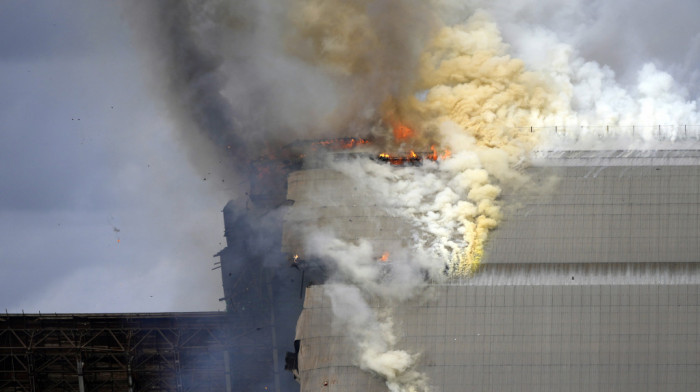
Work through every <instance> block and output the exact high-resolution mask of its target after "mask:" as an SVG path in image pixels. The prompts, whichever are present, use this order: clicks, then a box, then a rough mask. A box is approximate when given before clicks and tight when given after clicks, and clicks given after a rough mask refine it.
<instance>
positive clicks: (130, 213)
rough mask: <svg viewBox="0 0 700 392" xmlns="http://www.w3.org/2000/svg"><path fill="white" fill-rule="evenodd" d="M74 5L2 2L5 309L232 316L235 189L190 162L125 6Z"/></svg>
mask: <svg viewBox="0 0 700 392" xmlns="http://www.w3.org/2000/svg"><path fill="white" fill-rule="evenodd" d="M72 3H74V4H73V6H66V2H63V1H36V2H33V1H32V2H26V1H3V2H2V3H0V309H6V310H7V311H8V312H22V311H24V312H27V313H30V312H31V313H36V312H42V313H50V312H51V313H52V312H59V313H60V312H154V311H161V312H166V311H200V310H218V309H221V310H223V309H224V308H225V306H224V304H223V302H219V301H218V299H219V298H220V297H222V296H223V291H222V288H221V277H220V271H219V270H214V271H212V268H213V267H214V262H215V261H217V260H218V259H215V258H213V257H212V256H213V255H214V254H215V253H216V252H218V251H219V250H220V249H222V248H223V247H224V246H225V242H224V238H223V218H222V215H221V210H222V208H223V207H224V205H225V203H226V201H227V200H228V198H229V196H228V194H229V193H230V189H227V188H226V187H225V186H224V185H225V184H223V183H219V184H213V183H214V182H215V181H214V180H215V179H213V178H208V179H207V180H204V178H206V177H207V173H200V172H197V171H196V170H195V169H193V168H192V166H191V165H190V164H189V162H188V160H187V158H186V154H185V153H184V151H183V147H182V146H181V145H180V144H179V143H178V142H177V140H176V139H175V136H174V133H173V132H172V127H173V124H172V123H171V122H170V121H169V118H168V114H167V111H166V110H165V108H164V107H163V104H162V103H161V102H159V100H158V97H157V96H156V95H154V94H153V93H152V89H151V88H150V87H151V86H150V84H149V83H150V82H149V81H148V80H147V77H146V75H147V72H146V71H145V68H146V67H147V64H146V63H145V62H144V61H143V56H142V55H141V53H140V49H139V48H138V47H137V45H136V40H135V36H134V34H133V33H132V29H131V26H130V23H129V21H128V19H127V18H126V17H125V16H124V7H123V5H122V4H119V3H118V2H103V1H98V2H93V1H73V2H72ZM117 230H118V232H117Z"/></svg>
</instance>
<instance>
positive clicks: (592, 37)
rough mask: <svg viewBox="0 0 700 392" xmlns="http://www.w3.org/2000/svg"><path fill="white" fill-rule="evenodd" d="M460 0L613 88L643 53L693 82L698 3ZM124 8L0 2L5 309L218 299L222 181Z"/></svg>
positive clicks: (0, 223)
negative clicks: (153, 74) (195, 163)
mask: <svg viewBox="0 0 700 392" xmlns="http://www.w3.org/2000/svg"><path fill="white" fill-rule="evenodd" d="M144 1H145V0H144ZM445 1H446V2H453V3H459V1H456V0H450V1H448V0H445ZM464 3H465V4H469V5H470V6H471V7H474V6H475V5H479V4H481V5H484V6H487V7H488V8H490V10H491V11H492V14H493V15H494V17H495V18H496V19H497V20H498V21H499V22H500V23H502V30H503V34H504V37H505V39H506V40H515V39H517V37H518V35H519V34H520V33H521V32H522V31H524V30H526V29H537V28H539V27H538V26H540V25H542V26H544V27H546V28H547V29H550V30H553V31H556V32H558V33H559V34H560V38H561V39H562V40H564V41H566V42H569V43H571V44H574V45H575V46H576V47H577V48H578V51H579V54H580V55H581V56H583V57H585V58H587V59H592V60H597V61H599V62H601V63H606V64H609V65H610V66H611V67H612V69H613V70H615V71H616V72H617V73H618V77H619V80H621V82H622V83H625V82H627V81H631V80H634V78H635V77H636V75H637V71H638V70H639V68H640V67H641V66H642V64H643V63H644V62H645V61H652V62H654V63H656V64H657V65H658V66H659V67H660V68H661V69H664V70H666V71H668V72H670V73H671V74H672V75H674V77H676V81H677V82H678V83H679V84H680V85H681V86H682V87H683V88H685V89H686V90H687V92H688V96H689V99H692V98H694V97H697V95H698V93H699V92H700V89H699V88H698V85H697V81H698V80H699V78H698V75H699V73H698V69H700V67H699V65H700V64H699V60H700V24H698V23H697V21H696V19H697V16H698V15H700V2H698V1H697V0H677V1H671V2H667V1H661V0H654V1H648V2H642V1H632V0H620V1H615V2H612V1H607V2H606V1H588V0H586V1H584V0H566V1H565V0H561V1H559V0H537V1H534V0H520V1H510V0H509V1H506V0H503V1H501V0H489V1H478V0H471V1H464ZM124 9H125V7H124V6H123V5H122V4H121V2H111V1H88V0H72V1H68V0H64V1H50V0H47V1H20V0H4V1H2V2H0V310H2V308H7V311H8V312H20V311H22V310H24V311H25V312H37V311H41V312H47V313H48V312H144V311H186V310H216V309H222V310H223V309H224V304H223V303H221V302H219V301H218V298H219V297H221V296H222V289H221V279H220V276H219V271H218V270H217V271H212V270H211V268H212V267H213V263H214V262H215V261H217V260H216V259H214V258H212V255H213V254H215V253H216V252H218V251H219V250H220V249H221V248H223V246H224V238H223V220H222V216H221V209H222V208H223V206H224V205H225V203H226V201H227V200H228V199H229V197H230V195H231V193H232V190H231V188H227V187H230V186H232V185H229V184H224V183H221V182H220V180H218V179H216V178H211V177H209V178H208V179H207V180H204V178H206V177H207V176H208V175H209V174H208V173H201V172H198V171H197V170H195V169H194V168H192V166H191V165H190V164H189V163H188V161H187V158H186V156H187V152H186V149H185V148H184V147H183V146H182V145H181V144H180V143H178V141H177V140H176V136H174V135H176V134H177V133H175V132H172V130H173V128H174V127H175V124H174V123H173V120H171V119H170V118H169V115H168V111H167V110H166V107H165V103H163V102H162V101H161V99H160V98H159V95H158V94H156V93H155V92H154V91H155V90H157V89H156V88H154V86H153V85H152V82H150V81H149V77H148V72H149V70H148V67H149V64H148V61H146V60H145V58H146V57H148V56H144V55H143V52H142V51H143V50H144V49H143V46H141V47H140V46H139V45H137V44H138V42H139V41H138V36H137V34H135V33H134V31H135V30H134V27H133V26H132V25H131V24H130V23H129V22H128V18H126V17H125V16H124V12H125V11H124ZM293 93H294V92H293ZM293 93H292V94H291V95H292V96H294V95H295V94H293ZM288 95H289V92H288ZM287 107H290V106H289V105H287ZM117 230H118V231H117Z"/></svg>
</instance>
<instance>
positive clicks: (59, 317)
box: [0, 312, 232, 392]
mask: <svg viewBox="0 0 700 392" xmlns="http://www.w3.org/2000/svg"><path fill="white" fill-rule="evenodd" d="M230 317H231V316H230V315H227V314H226V313H220V312H201V313H148V314H82V315H81V314H54V315H40V314H7V315H2V316H0V392H9V391H13V392H17V391H27V392H37V391H80V392H83V391H94V392H106V391H112V392H113V391H130V392H135V391H163V392H165V391H178V392H180V391H182V392H184V391H230V390H231V371H230V367H229V363H230V357H229V355H230V351H229V350H230V348H231V347H232V345H231V336H230V335H231V332H230V326H231V320H230ZM227 325H228V327H227Z"/></svg>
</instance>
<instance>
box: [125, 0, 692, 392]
mask: <svg viewBox="0 0 700 392" xmlns="http://www.w3.org/2000/svg"><path fill="white" fill-rule="evenodd" d="M142 3H143V2H139V3H138V5H136V6H135V9H137V10H138V12H136V13H138V14H139V15H141V17H140V18H136V19H138V23H137V24H138V25H139V26H141V29H143V31H146V32H148V34H146V36H147V37H148V38H149V39H147V40H145V41H146V42H145V43H146V44H149V48H150V50H151V56H150V57H151V60H152V61H153V63H154V64H155V65H156V66H157V67H156V68H157V69H158V70H159V71H158V72H156V74H157V79H158V81H159V83H158V85H159V86H160V90H161V92H162V93H163V96H164V97H165V98H166V101H167V102H168V104H169V107H170V108H171V113H172V114H173V116H174V117H175V118H176V120H177V123H178V124H179V129H180V131H181V135H183V136H182V137H183V139H184V140H185V141H186V142H187V143H188V145H190V146H191V147H192V148H191V152H192V154H191V155H192V159H193V160H194V161H195V163H196V164H199V165H200V166H201V167H206V168H209V167H210V166H212V165H216V164H217V161H212V158H211V157H216V158H214V159H216V160H221V159H222V158H220V157H229V158H232V160H231V162H232V163H230V164H229V165H224V166H222V167H221V168H222V170H223V171H224V172H231V171H233V170H235V169H234V168H236V167H238V168H239V169H243V168H245V165H244V164H243V163H246V162H247V161H248V160H249V159H254V158H256V157H257V156H259V155H260V154H263V153H265V152H266V151H268V150H270V149H273V150H274V147H277V146H281V145H283V144H285V143H288V142H291V141H293V140H295V139H298V138H306V139H311V138H319V137H327V138H330V137H337V136H362V137H364V136H367V135H371V136H372V137H373V140H374V147H373V148H374V149H375V151H374V152H376V153H378V152H388V153H392V154H393V153H408V151H411V150H415V151H426V150H427V149H429V148H430V147H431V146H434V148H435V150H436V151H438V152H439V154H443V153H446V152H447V151H449V157H447V156H445V158H444V159H438V160H437V162H431V161H428V160H424V161H423V165H422V167H420V168H415V167H390V166H388V165H383V164H380V163H378V162H374V161H369V160H368V161H359V160H357V161H338V162H332V163H329V164H328V165H329V166H331V167H332V168H333V169H335V170H336V171H338V172H340V173H342V174H343V175H344V176H345V177H347V178H348V179H350V181H352V182H354V183H355V184H356V185H357V187H359V188H361V189H363V190H364V191H365V198H366V200H365V201H366V202H367V205H371V204H374V205H377V206H380V207H381V208H383V209H384V210H385V213H386V214H388V215H390V216H393V217H395V218H397V219H400V220H401V221H404V222H407V225H408V227H410V230H409V232H410V233H409V237H410V239H409V240H408V241H407V244H406V245H405V246H402V247H398V248H396V249H389V250H390V251H391V254H392V257H391V259H392V263H391V268H390V269H388V270H387V269H386V268H385V267H383V266H382V265H380V264H378V263H377V254H381V252H382V251H385V250H387V249H377V248H376V246H375V245H374V244H373V239H372V238H357V239H352V240H348V239H344V238H343V236H342V233H337V234H338V235H336V234H334V233H333V232H332V231H329V230H325V229H324V228H319V227H318V225H316V224H312V225H311V227H305V228H304V235H305V239H306V240H305V242H304V244H305V249H303V253H304V254H305V255H306V256H309V257H318V258H320V259H323V260H325V261H326V262H327V263H328V264H329V265H330V266H331V267H332V270H333V271H334V272H335V275H334V277H333V278H332V283H331V284H328V285H327V288H328V290H327V292H328V294H329V296H330V298H331V300H332V303H333V309H334V312H335V313H336V316H337V318H338V320H340V321H342V323H343V324H344V327H345V328H346V330H347V332H348V336H349V337H350V338H351V339H353V340H354V341H355V342H356V343H357V347H358V348H359V350H358V352H357V355H356V362H357V363H358V365H359V366H360V367H361V368H363V369H366V370H368V371H371V372H373V373H374V374H376V375H378V376H380V377H382V378H383V379H384V380H386V383H387V385H388V386H389V388H390V389H391V390H392V391H413V390H416V391H417V390H426V389H428V385H429V381H427V379H426V378H425V376H424V375H422V374H421V373H420V372H418V371H417V370H416V368H417V361H418V357H417V356H415V354H411V353H407V352H404V351H401V350H400V348H397V345H398V341H397V339H396V336H395V334H394V333H393V327H392V324H391V315H389V314H381V315H380V314H377V313H376V312H375V310H374V309H373V308H372V307H371V306H369V303H370V298H372V299H373V300H374V299H379V300H380V301H384V302H385V303H386V304H389V305H390V304H391V303H392V301H401V300H404V299H406V298H408V297H410V296H412V295H416V294H418V293H419V292H420V290H421V287H422V282H424V280H425V278H426V277H427V278H428V279H433V280H439V279H442V278H443V277H444V276H445V275H446V274H445V272H447V275H467V276H469V275H470V274H473V273H474V272H475V271H476V270H477V269H478V265H479V262H480V260H481V258H482V256H483V248H484V244H485V243H486V241H488V235H489V232H490V231H492V230H494V229H496V228H497V227H498V224H499V222H500V221H501V220H502V219H503V209H502V207H503V206H502V205H501V202H500V194H501V192H502V189H504V188H505V187H510V188H513V189H514V190H517V189H519V188H522V187H527V186H529V179H528V177H527V175H526V174H525V172H524V169H525V168H526V167H527V164H528V160H529V156H530V154H531V152H532V151H533V150H535V149H550V148H571V146H572V143H579V145H578V147H579V148H580V147H581V146H582V144H580V143H588V144H585V145H586V146H589V147H590V146H592V145H593V144H591V143H594V142H595V146H596V147H603V148H621V145H620V144H619V143H621V142H622V143H632V142H634V143H640V142H641V143H647V146H649V147H650V148H654V144H653V142H654V140H655V139H657V138H660V137H662V138H664V139H668V140H676V139H679V138H681V137H682V136H684V135H681V134H680V131H679V130H680V129H681V128H680V126H684V125H698V124H700V115H699V114H698V109H697V104H696V102H695V101H694V100H692V99H689V98H688V94H689V92H690V93H694V94H697V92H698V89H697V87H694V84H693V85H691V86H689V87H687V89H683V88H680V87H679V85H678V83H677V82H676V81H675V80H674V77H680V78H682V80H686V81H694V80H697V79H698V71H697V67H696V66H695V65H696V64H697V60H698V58H699V56H700V49H698V48H699V47H700V38H698V37H700V33H697V32H693V34H695V35H692V34H691V33H683V35H684V36H686V38H687V39H688V42H690V43H689V44H687V45H686V44H683V45H677V44H676V43H674V44H673V45H667V42H668V40H665V39H664V40H661V41H662V42H663V44H664V45H666V46H668V48H665V47H659V44H658V43H654V42H653V41H654V37H655V36H658V35H659V34H665V32H663V31H660V30H659V29H654V28H652V27H649V28H645V29H642V30H639V31H640V34H639V35H631V34H630V33H629V30H627V29H625V28H624V27H625V24H626V23H632V22H630V21H633V20H637V23H641V22H642V21H646V20H647V19H648V18H649V15H654V12H652V11H653V7H655V6H656V7H658V5H659V4H662V3H661V2H651V4H652V6H649V5H639V4H637V3H636V2H635V3H634V4H633V3H632V2H631V1H621V2H616V3H615V4H614V5H613V4H612V3H610V2H608V3H605V2H586V1H583V0H571V1H567V2H565V3H566V4H565V5H562V2H560V1H553V0H546V1H535V0H520V1H515V2H512V1H505V0H504V1H501V0H495V1H491V0H489V1H482V0H472V1H455V0H432V1H421V0H357V1H341V0H330V1H321V0H286V1H283V2H272V1H260V2H245V1H244V2H224V1H207V2H194V1H192V2H184V1H183V2H177V3H170V2H167V3H166V2H149V3H147V5H144V4H142ZM680 4H681V5H684V6H687V7H691V8H693V7H697V5H691V4H690V3H687V2H680ZM625 5H626V6H627V7H628V8H627V9H626V8H625ZM632 5H633V7H632ZM637 7H641V8H639V9H640V11H639V12H634V11H635V10H636V9H637ZM664 7H667V6H666V5H665V4H664ZM679 7H680V6H679ZM679 9H680V8H676V6H670V8H669V11H668V12H669V13H670V14H674V15H677V17H678V18H685V19H687V18H688V15H697V12H695V13H693V12H689V11H687V9H686V10H685V12H683V11H678V10H679ZM630 10H631V11H630ZM625 13H629V15H626V14H625ZM683 15H685V16H683ZM690 22H692V23H694V21H690ZM653 25H654V23H651V22H650V23H648V24H647V26H653ZM665 25H668V24H667V23H666V24H665ZM591 26H594V27H597V28H595V29H593V31H591ZM688 34H691V35H688ZM674 48H681V49H680V51H679V50H678V49H674ZM662 49H663V50H662ZM663 51H666V52H669V53H666V54H665V55H664V56H662V57H656V58H654V54H656V53H661V52H663ZM673 56H675V57H677V61H675V62H669V61H667V60H666V61H665V60H664V59H667V58H669V57H673ZM648 59H651V61H648ZM605 64H608V65H605ZM633 126H635V127H636V128H634V127H633ZM409 128H410V130H411V131H406V129H409ZM397 129H398V130H399V132H396V131H397ZM601 129H605V130H606V132H607V131H608V130H609V129H612V130H613V132H619V133H621V134H623V133H624V134H625V135H622V136H625V138H618V140H617V143H618V144H616V145H614V146H613V145H611V144H607V143H609V140H612V139H605V140H603V141H602V142H601V140H600V138H599V135H600V130H601ZM629 130H631V133H630V132H627V131H629ZM626 132H627V133H626ZM563 133H565V134H566V137H565V138H561V134H563ZM628 133H629V135H628ZM618 136H620V135H618ZM627 136H632V138H627ZM601 143H602V144H601ZM648 143H652V144H648ZM627 146H628V145H622V147H623V148H624V147H627ZM446 155H447V154H446ZM202 165H203V166H202ZM317 200H318V201H319V202H323V200H324V199H323V197H322V196H318V197H317ZM308 221H310V222H312V223H314V217H309V219H308Z"/></svg>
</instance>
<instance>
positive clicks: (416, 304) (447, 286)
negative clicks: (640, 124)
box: [287, 149, 700, 391]
mask: <svg viewBox="0 0 700 392" xmlns="http://www.w3.org/2000/svg"><path fill="white" fill-rule="evenodd" d="M531 174H532V175H533V178H534V179H535V181H542V182H545V181H547V180H548V179H551V178H556V179H557V180H556V181H555V183H556V185H555V186H554V187H553V188H552V190H551V192H548V193H545V194H532V195H525V196H523V195H517V197H516V195H507V194H506V195H504V197H503V198H504V200H505V202H506V203H507V202H508V201H509V200H510V201H514V202H513V203H512V204H513V206H514V207H513V208H512V209H510V210H509V211H508V213H507V214H506V215H505V217H504V221H503V222H502V223H501V224H500V225H499V227H498V228H497V229H496V230H495V231H494V232H493V233H492V235H491V238H490V240H489V242H488V246H487V249H486V256H485V259H484V263H483V264H482V266H481V268H480V269H479V271H478V272H477V273H476V274H475V275H474V276H473V277H471V278H467V279H461V280H453V281H449V282H448V283H442V284H438V285H432V286H431V287H430V288H429V290H427V291H426V293H425V294H422V295H419V296H417V297H416V298H414V299H412V300H409V301H407V302H405V303H402V304H401V305H399V306H397V307H396V308H394V309H393V315H394V322H395V329H396V333H397V335H398V340H399V341H398V343H397V344H396V347H398V348H401V349H404V350H407V351H409V352H412V353H417V354H418V355H419V357H418V358H419V359H418V365H417V368H418V369H417V370H419V371H421V372H424V373H425V374H426V375H427V376H428V378H429V380H430V381H429V383H430V385H431V387H432V388H433V389H434V390H436V391H458V390H469V391H602V390H615V391H681V390H696V389H697V388H699V387H700V263H698V262H699V261H700V242H699V241H698V238H699V237H700V153H699V152H698V151H697V150H696V149H689V150H680V149H671V150H658V151H627V150H617V151H609V150H607V151H560V152H557V153H542V154H539V158H538V159H537V160H536V161H535V167H533V168H532V169H531ZM329 179H332V181H331V182H332V186H331V187H332V188H333V189H335V192H334V195H335V196H336V198H334V199H333V200H334V203H335V204H341V205H342V204H344V205H346V206H357V205H361V204H362V201H361V199H356V197H357V195H354V194H353V192H352V189H344V188H343V187H344V186H351V184H350V183H347V184H345V185H343V182H342V180H339V179H338V176H337V175H332V174H331V173H329V172H327V171H323V170H311V171H306V172H303V171H301V172H296V173H293V174H292V175H291V176H290V186H289V198H290V199H292V200H295V198H297V199H299V200H298V201H301V203H299V205H302V206H303V205H304V202H303V198H304V193H303V192H298V193H297V192H295V190H296V189H300V188H301V189H308V188H312V189H319V188H323V187H324V185H323V183H325V182H327V181H329ZM343 195H345V196H343ZM515 201H517V203H516V202H515ZM295 205H297V204H296V203H295ZM316 207H317V208H322V209H323V210H324V214H325V215H323V216H322V219H323V220H325V221H332V220H336V221H338V222H341V221H342V222H345V223H343V225H346V233H350V234H349V235H352V233H362V232H364V233H367V232H372V231H377V230H382V229H383V228H386V227H387V226H384V227H382V226H375V225H368V224H366V221H367V220H368V219H371V215H367V214H362V215H363V216H354V215H353V213H352V211H364V212H368V211H367V210H364V209H362V208H360V209H352V208H335V207H337V206H334V208H323V207H324V206H316ZM293 208H294V207H293ZM369 213H371V211H369ZM355 215H358V214H355ZM292 216H293V215H292ZM380 219H381V218H380ZM374 222H376V220H374ZM293 223H294V222H287V224H288V225H290V224H293ZM363 225H365V226H366V227H362V226H363ZM391 225H392V223H391V222H390V223H389V224H388V227H389V229H391ZM387 231H388V232H390V233H395V231H392V230H387ZM382 233H383V231H382ZM377 234H378V238H380V239H381V240H384V239H387V238H386V237H387V235H386V234H385V235H384V237H382V234H380V233H377ZM389 236H390V235H389ZM372 306H373V307H375V308H377V309H381V307H382V306H384V305H382V302H381V301H376V302H372ZM344 334H345V331H344V330H343V328H342V327H341V326H339V323H338V322H337V320H336V319H335V316H334V312H333V310H332V308H331V302H330V300H329V298H328V296H327V293H326V292H325V288H324V285H316V286H311V287H309V288H308V289H307V292H306V298H305V301H304V308H303V311H302V313H301V317H300V319H299V322H298V325H297V339H298V340H299V343H300V344H299V347H300V349H299V353H298V371H297V372H298V373H297V374H298V377H299V381H300V383H301V390H302V391H358V390H364V391H385V390H387V386H386V385H385V383H384V381H383V380H382V379H381V378H380V377H379V376H377V375H374V374H372V373H371V372H366V371H363V370H361V369H360V368H359V367H358V366H357V363H355V361H354V356H353V355H352V353H354V352H355V351H356V348H355V347H353V345H354V343H353V342H352V341H350V340H349V339H348V338H347V337H346V336H345V335H344Z"/></svg>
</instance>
